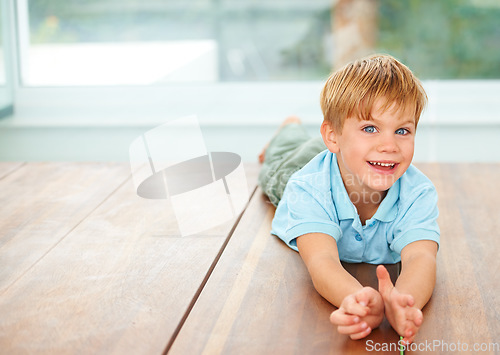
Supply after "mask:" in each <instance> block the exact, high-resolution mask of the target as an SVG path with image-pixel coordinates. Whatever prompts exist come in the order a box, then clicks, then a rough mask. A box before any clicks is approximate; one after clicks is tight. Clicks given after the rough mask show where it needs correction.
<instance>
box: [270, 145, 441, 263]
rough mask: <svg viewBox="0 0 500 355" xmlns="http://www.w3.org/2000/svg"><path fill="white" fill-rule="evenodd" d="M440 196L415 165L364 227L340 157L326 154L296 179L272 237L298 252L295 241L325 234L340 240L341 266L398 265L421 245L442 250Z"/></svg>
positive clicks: (281, 206) (279, 209)
mask: <svg viewBox="0 0 500 355" xmlns="http://www.w3.org/2000/svg"><path fill="white" fill-rule="evenodd" d="M437 217H438V208H437V193H436V189H435V187H434V185H433V184H432V182H431V181H430V180H429V179H428V178H427V177H426V176H425V175H424V174H423V173H422V172H420V171H419V170H418V169H417V168H415V167H414V166H413V165H410V167H409V168H408V169H407V170H406V172H405V173H404V174H403V175H402V176H401V178H399V179H398V180H397V181H396V182H395V183H394V184H393V185H392V186H391V188H390V189H389V191H388V192H387V194H386V196H385V198H384V199H383V200H382V202H381V203H380V205H379V207H378V209H377V212H376V213H375V215H374V216H373V217H372V218H370V219H369V220H367V221H366V223H365V225H362V224H361V221H360V219H359V215H358V213H357V211H356V207H355V206H354V204H353V203H352V202H351V200H350V199H349V196H348V194H347V191H346V189H345V186H344V183H343V181H342V177H341V175H340V171H339V167H338V164H337V158H336V156H335V154H333V153H331V152H330V151H328V150H325V151H323V152H321V153H320V154H318V155H317V156H316V157H315V158H313V159H312V160H311V161H310V162H309V163H307V164H306V165H305V166H304V167H303V168H302V169H301V170H299V171H297V172H296V173H295V174H293V175H292V176H291V178H290V180H289V181H288V183H287V185H286V188H285V192H284V193H283V197H282V199H281V201H280V202H279V204H278V207H277V209H276V214H275V216H274V219H273V223H272V230H271V233H272V234H274V235H277V236H278V237H279V238H281V239H282V240H283V241H284V242H285V243H286V244H287V245H288V246H290V247H291V248H292V249H294V250H298V249H297V243H296V238H297V237H299V236H301V235H304V234H307V233H324V234H328V235H330V236H331V237H332V238H335V240H336V242H337V247H338V251H339V257H340V260H342V261H346V262H350V263H360V262H364V263H371V264H393V263H397V262H399V261H401V250H402V249H403V248H404V247H405V246H406V245H408V244H410V243H412V242H415V241H417V240H433V241H435V242H437V243H438V244H439V227H438V224H437V221H436V220H437Z"/></svg>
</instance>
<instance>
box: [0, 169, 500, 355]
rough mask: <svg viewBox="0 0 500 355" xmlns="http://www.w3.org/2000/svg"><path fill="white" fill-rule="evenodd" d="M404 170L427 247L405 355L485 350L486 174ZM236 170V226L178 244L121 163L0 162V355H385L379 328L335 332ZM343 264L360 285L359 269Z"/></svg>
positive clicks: (488, 273) (364, 275)
mask: <svg viewBox="0 0 500 355" xmlns="http://www.w3.org/2000/svg"><path fill="white" fill-rule="evenodd" d="M417 166H418V167H419V168H420V169H421V170H422V171H424V172H425V173H426V174H427V175H428V176H429V177H430V178H431V179H432V180H433V182H434V184H435V185H436V187H437V189H438V193H439V208H440V217H439V224H440V227H441V234H442V236H441V247H440V251H439V254H438V277H437V285H436V288H435V291H434V295H433V297H432V299H431V301H430V303H429V304H428V305H427V306H426V307H425V308H424V317H425V320H424V325H423V326H422V328H421V331H420V333H419V335H418V337H417V339H416V341H415V344H414V346H415V347H414V348H413V349H412V350H414V351H412V352H411V353H415V354H422V353H427V352H429V353H449V354H454V353H459V352H461V351H462V352H463V353H481V354H483V353H484V354H489V353H500V348H499V346H500V345H499V343H500V296H499V293H500V278H499V275H500V258H499V252H500V235H499V234H500V232H499V231H500V213H499V211H500V209H499V207H498V201H500V189H498V186H497V184H498V182H499V181H500V164H417ZM245 169H246V173H247V179H248V181H249V191H250V193H251V199H250V201H249V204H248V206H247V207H246V209H245V211H244V213H243V214H242V215H241V218H239V219H238V218H235V219H234V220H232V221H230V222H228V223H226V224H224V225H221V226H219V227H217V228H213V229H211V230H208V231H205V232H203V233H199V234H198V235H194V236H188V237H181V236H180V233H179V230H178V228H177V224H176V220H175V215H174V213H173V211H172V208H171V207H170V205H169V203H168V201H161V200H157V201H153V200H145V199H142V198H140V197H138V196H136V194H135V192H134V188H133V184H132V180H131V176H130V169H129V166H128V165H127V164H105V163H78V164H77V163H0V202H1V203H0V354H73V353H81V354H110V353H111V354H161V353H169V354H219V353H223V354H291V353H293V354H303V353H305V354H364V353H366V352H371V353H391V354H395V353H396V351H395V349H396V345H397V341H398V340H399V337H398V336H397V334H396V333H395V332H394V331H393V330H392V329H391V327H390V326H389V325H388V323H387V322H384V323H383V324H382V326H381V327H380V328H379V329H377V330H375V331H374V332H373V333H372V334H371V335H370V336H369V337H368V338H366V339H364V340H361V341H352V340H350V339H349V338H348V337H346V336H342V335H339V334H338V333H337V332H336V330H335V329H334V328H333V327H332V325H331V324H330V323H329V321H328V317H329V314H330V313H331V312H332V310H333V309H334V307H333V306H331V305H330V304H328V302H326V301H325V300H324V299H323V298H321V297H320V296H319V295H318V294H317V293H316V291H315V290H314V288H313V286H312V283H311V281H310V278H309V276H308V274H307V270H306V269H305V267H304V265H303V263H302V261H301V259H300V257H299V255H298V254H297V253H296V252H294V251H292V250H290V249H288V247H286V246H285V245H284V244H283V243H282V242H280V241H279V240H278V239H277V238H276V237H273V236H270V234H269V230H270V224H271V220H272V218H273V215H274V208H273V206H272V205H271V204H270V203H269V201H268V200H267V198H265V197H264V196H263V195H262V193H261V191H260V190H259V189H258V188H256V176H257V172H258V166H256V165H247V166H246V168H245ZM346 267H348V268H349V271H350V272H352V273H353V274H354V275H356V276H357V277H358V278H359V279H360V280H362V282H363V283H365V284H371V285H374V281H375V274H374V267H373V266H370V265H349V266H346ZM392 272H393V276H394V277H396V274H397V270H396V267H394V268H393V269H392ZM475 347H478V348H475ZM376 350H377V351H376ZM429 350H433V351H429ZM465 350H467V351H465ZM479 350H486V351H479Z"/></svg>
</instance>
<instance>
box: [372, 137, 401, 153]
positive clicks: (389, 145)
mask: <svg viewBox="0 0 500 355" xmlns="http://www.w3.org/2000/svg"><path fill="white" fill-rule="evenodd" d="M377 150H378V151H379V152H385V153H393V152H397V150H398V145H397V143H396V137H394V135H393V134H390V135H389V134H384V135H380V140H379V141H378V146H377Z"/></svg>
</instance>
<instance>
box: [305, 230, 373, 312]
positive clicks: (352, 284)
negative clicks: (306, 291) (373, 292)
mask: <svg viewBox="0 0 500 355" xmlns="http://www.w3.org/2000/svg"><path fill="white" fill-rule="evenodd" d="M297 248H298V249H299V254H300V256H301V257H302V260H304V263H305V265H306V267H307V270H308V271H309V274H310V275H311V279H312V281H313V284H314V288H315V289H316V291H318V293H319V294H320V295H321V296H323V297H324V298H325V299H326V300H327V301H329V302H330V303H331V304H333V305H334V306H336V307H340V305H341V303H342V301H343V300H344V298H345V297H346V296H348V295H351V294H353V293H355V292H357V291H359V290H360V289H362V288H363V286H361V284H360V283H359V282H358V281H357V280H356V279H355V278H354V277H353V276H351V274H349V273H348V272H347V271H346V270H345V269H344V267H343V266H342V264H341V263H340V259H339V253H338V249H337V242H336V241H335V239H334V238H333V237H331V236H329V235H326V234H323V233H309V234H304V235H302V236H300V237H298V238H297Z"/></svg>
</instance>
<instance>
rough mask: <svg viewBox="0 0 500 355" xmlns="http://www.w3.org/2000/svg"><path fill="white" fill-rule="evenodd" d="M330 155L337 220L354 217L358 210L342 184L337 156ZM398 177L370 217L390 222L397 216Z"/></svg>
mask: <svg viewBox="0 0 500 355" xmlns="http://www.w3.org/2000/svg"><path fill="white" fill-rule="evenodd" d="M330 154H331V155H332V163H331V188H332V198H333V201H334V203H335V207H336V209H337V214H338V217H339V220H345V219H355V218H357V215H358V212H357V211H356V207H355V206H354V204H353V203H352V201H351V199H350V198H349V195H348V194H347V190H346V189H345V186H344V181H343V180H342V175H340V169H339V165H338V163H337V157H336V155H335V154H333V153H330ZM399 180H400V179H398V180H397V181H396V182H395V183H394V184H393V185H392V186H391V187H390V188H389V191H387V194H386V195H385V197H384V199H383V200H382V202H381V203H380V206H379V207H378V209H377V212H375V215H374V216H373V217H372V218H374V219H377V220H379V221H381V222H392V221H394V219H395V218H396V216H397V212H398V210H397V201H398V199H399V189H400V181H399Z"/></svg>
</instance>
